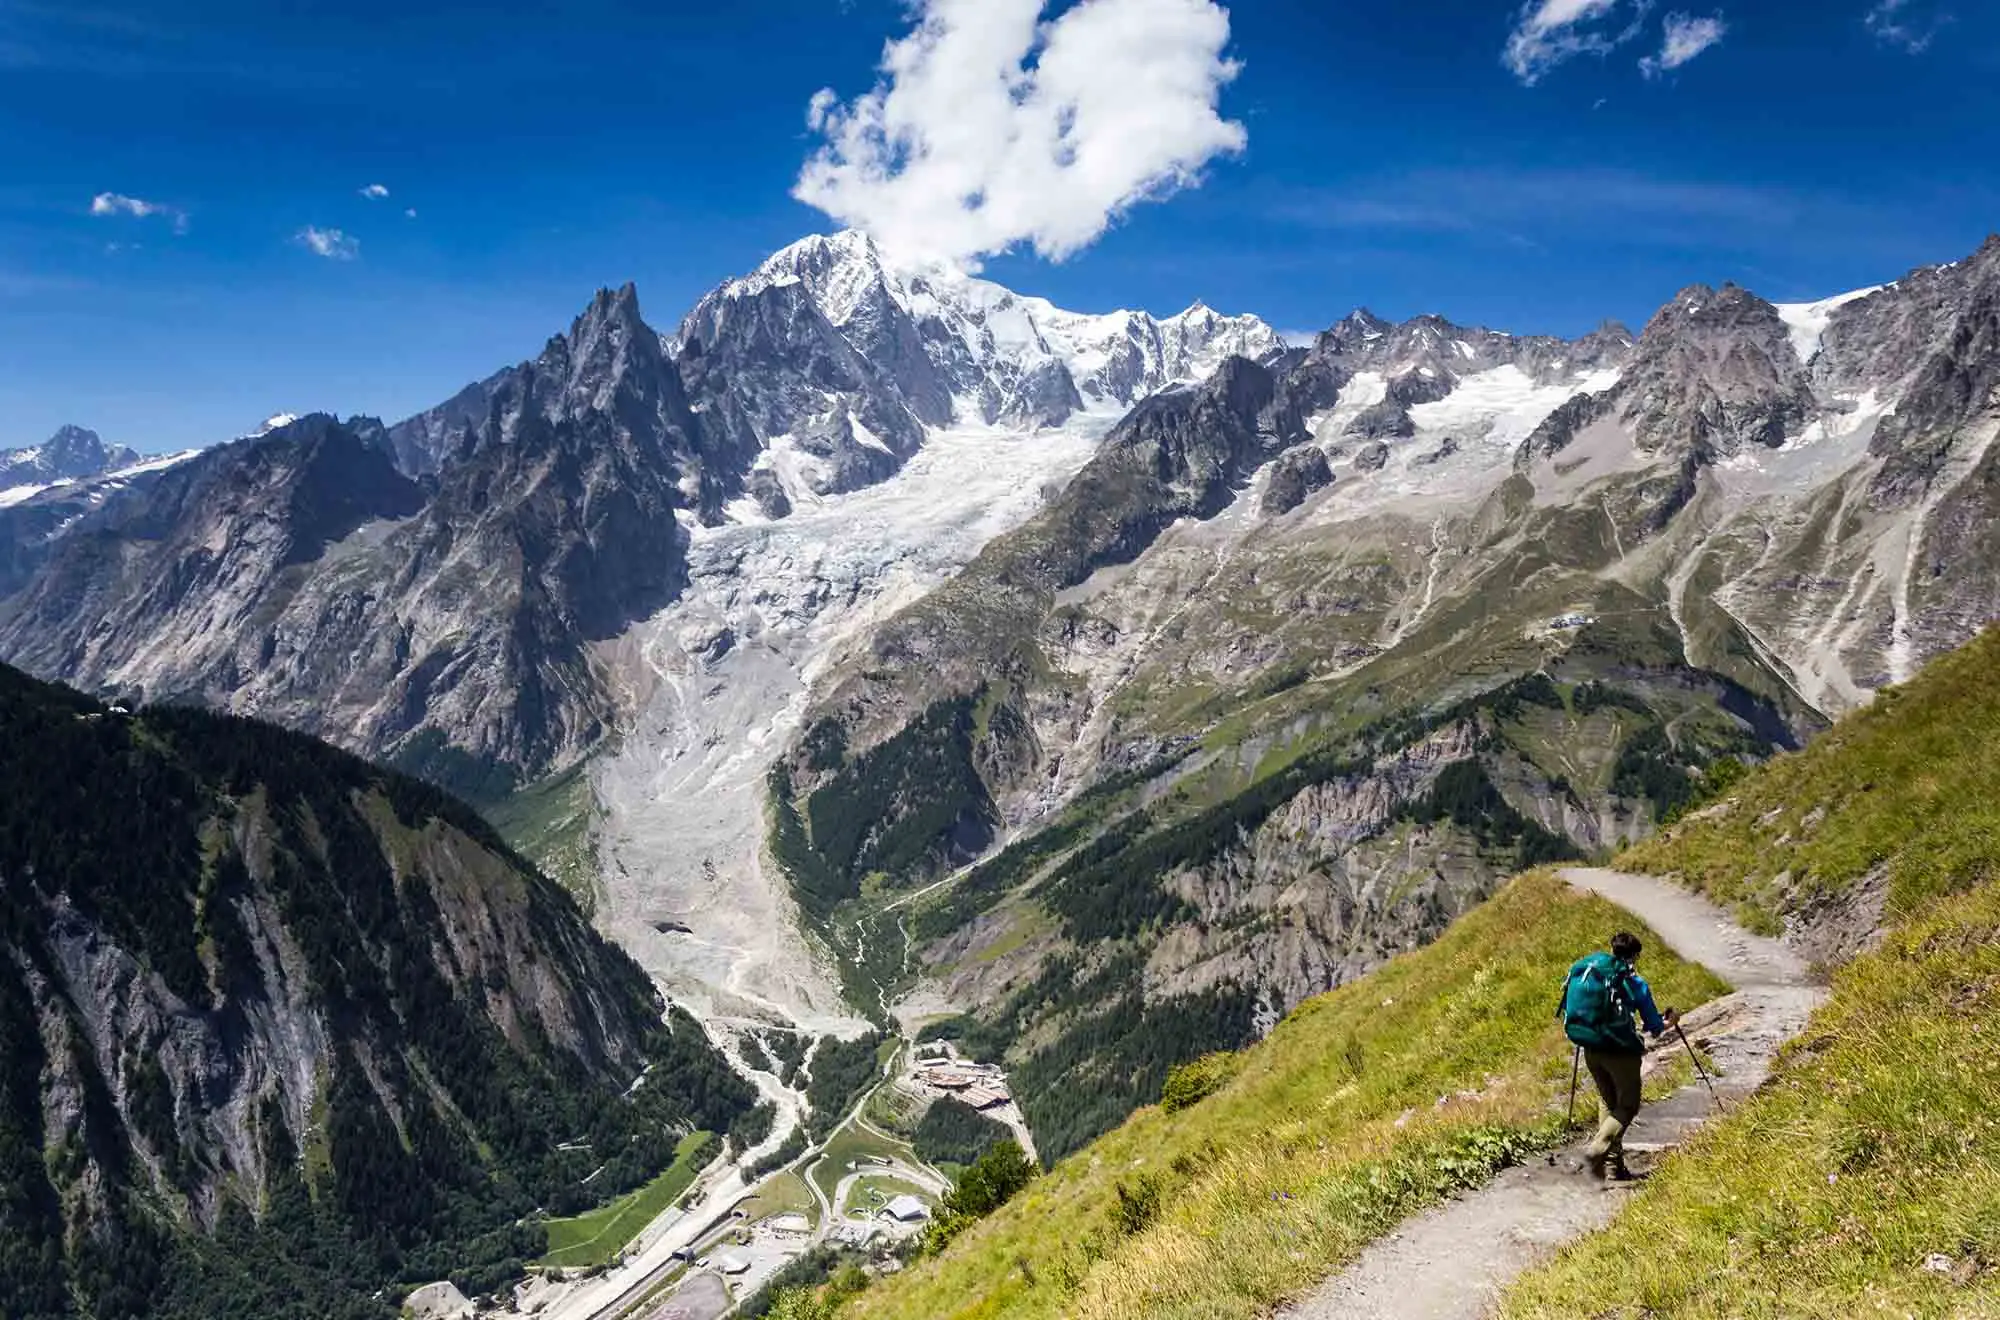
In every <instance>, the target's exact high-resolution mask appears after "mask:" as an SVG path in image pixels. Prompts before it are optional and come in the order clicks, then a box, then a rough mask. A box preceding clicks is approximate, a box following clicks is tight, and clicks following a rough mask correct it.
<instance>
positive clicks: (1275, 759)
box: [772, 241, 2000, 1155]
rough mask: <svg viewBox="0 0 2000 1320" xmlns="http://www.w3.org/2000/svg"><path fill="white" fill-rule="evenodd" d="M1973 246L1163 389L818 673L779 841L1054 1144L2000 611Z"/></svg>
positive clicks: (1338, 338)
mask: <svg viewBox="0 0 2000 1320" xmlns="http://www.w3.org/2000/svg"><path fill="white" fill-rule="evenodd" d="M1996 278H2000V241H1996V242H1993V243H1989V244H1988V245H1987V246H1986V247H1985V248H1983V249H1981V251H1980V252H1979V253H1977V254H1975V255H1974V256H1973V257H1971V258H1969V259H1968V260H1966V261H1963V262H1958V263H1954V264H1952V265H1950V266H1943V267H1933V268H1927V269H1925V270H1921V271H1917V272H1913V273H1912V274H1911V275H1909V276H1907V277H1905V278H1904V279H1903V280H1900V281H1897V282H1896V283H1894V284H1893V285H1889V286H1885V287H1884V288H1882V289H1879V290H1872V291H1864V292H1863V293H1861V294H1857V295H1855V296H1852V297H1849V298H1843V299H1834V300H1829V301H1828V302H1825V303H1819V304H1809V305H1799V306H1777V305H1774V304H1771V303H1769V302H1766V301H1764V300H1763V299H1761V298H1758V297H1756V296H1755V295H1754V294H1751V293H1749V292H1748V291H1746V290H1743V289H1740V288H1735V287H1733V286H1731V287H1724V288H1721V289H1714V288H1709V287H1706V286H1694V287H1691V288H1689V289H1687V290H1685V291H1684V292H1683V293H1681V294H1680V295H1678V296H1677V297H1676V298H1675V299H1674V300H1673V301H1672V302H1670V303H1669V304H1668V305H1667V306H1666V307H1664V308H1663V309H1662V310H1661V312H1660V313H1659V314H1658V315H1657V316H1655V317H1654V318H1653V319H1652V321H1651V322H1650V323H1649V324H1648V325H1647V327H1646V328H1645V330H1644V331H1643V332H1642V333H1641V334H1640V335H1639V336H1637V337H1636V339H1635V338H1634V337H1632V336H1631V335H1629V334H1628V333H1626V332H1624V331H1622V330H1621V329H1620V328H1618V327H1615V326H1607V327H1605V328H1604V329H1603V330H1601V331H1599V332H1597V333H1596V334H1594V335H1592V336H1590V337H1588V338H1587V339H1585V340H1579V341H1576V342H1574V343H1569V344H1564V343H1559V342H1556V341H1536V340H1530V339H1516V338H1514V337H1511V336H1505V335H1501V334H1498V333H1493V332H1473V331H1466V330H1461V329H1460V328H1457V327H1454V326H1451V325H1450V324H1449V323H1446V322H1443V321H1440V320H1437V319H1435V318H1419V319H1418V320H1417V321H1414V322H1411V323H1407V324H1406V325H1403V326H1391V325H1389V324H1387V323H1385V322H1383V321H1381V320H1380V319H1379V318H1376V317H1373V316H1371V315H1369V314H1367V313H1365V312H1361V313H1356V314H1355V315H1353V316H1351V317H1349V318H1347V319H1346V320H1345V321H1343V322H1341V323H1339V324H1337V325H1336V326H1334V327H1333V328H1332V329H1331V330H1329V331H1328V332H1327V333H1326V334H1324V335H1322V336H1320V337H1319V339H1318V341H1317V342H1316V343H1315V345H1314V347H1313V348H1312V350H1310V351H1309V352H1307V353H1305V354H1303V355H1294V356H1291V357H1288V358H1286V359H1284V360H1281V361H1279V362H1277V363H1275V364H1273V365H1271V366H1269V367H1256V366H1254V365H1253V364H1249V363H1239V364H1232V366H1231V367H1229V368H1225V369H1224V370H1223V371H1221V372H1219V373H1218V374H1217V375H1216V377H1215V378H1214V379H1213V380H1212V381H1211V382H1210V383H1209V384H1208V385H1206V386H1204V387H1200V388H1196V389H1182V390H1176V391H1169V392H1166V393H1163V394H1161V395H1159V396H1156V397H1154V398H1152V399H1150V400H1148V401H1147V402H1146V403H1144V404H1142V405H1141V406H1140V407H1138V408H1136V409H1135V410H1134V411H1133V412H1132V414H1131V415H1130V416H1129V417H1128V418H1127V419H1126V420H1125V421H1124V422H1122V423H1121V424H1120V426H1119V427H1118V428H1117V429H1116V430H1115V431H1114V432H1113V433H1112V434H1111V436H1110V437H1109V438H1108V439H1107V440H1106V442H1105V444H1104V445H1103V447H1102V448H1101V450H1100V451H1099V453H1098V454H1097V456H1096V457H1095V458H1093V459H1092V460H1091V462H1090V463H1089V464H1087V465H1086V466H1085V467H1084V468H1083V469H1082V470H1081V472H1080V473H1079V475H1078V476H1077V477H1076V478H1075V479H1074V480H1073V481H1072V482H1071V484H1070V485H1069V486H1068V487H1067V488H1066V489H1065V490H1064V491H1063V492H1062V493H1061V495H1059V496H1057V497H1056V498H1055V499H1054V500H1053V501H1052V502H1051V503H1050V504H1049V505H1048V506H1047V507H1046V508H1045V509H1044V510H1043V511H1042V512H1041V513H1040V514H1039V515H1037V516H1036V517H1034V518H1032V519H1030V520H1029V521H1028V522H1027V523H1026V524H1024V525H1023V526H1022V527H1020V528H1019V529H1017V530H1015V531H1012V532H1009V533H1005V534H1003V535H1001V536H999V537H997V538H995V539H994V540H992V541H991V542H989V543H988V544H987V545H986V547H985V548H984V549H983V550H982V551H981V553H980V554H979V556H978V557H977V558H976V559H975V560H974V561H973V562H972V563H971V564H970V565H968V566H967V568H965V569H964V570H963V571H961V572H960V573H959V574H958V575H957V576H955V577H954V578H953V579H952V580H951V581H950V582H948V583H947V584H945V585H944V586H942V587H940V588H939V589H937V590H936V591H935V592H933V593H932V594H931V595H929V596H928V597H926V598H924V599H923V600H920V601H918V602H915V603H913V604H911V605H909V606H907V607H905V608H904V609H903V610H902V611H901V612H899V613H898V614H896V615H895V616H893V617H892V618H890V619H888V620H887V621H886V622H883V623H881V624H879V625H876V626H873V627H871V628H870V629H869V631H868V633H867V634H866V636H865V637H863V638H861V639H858V640H857V641H856V642H855V644H854V645H853V646H852V647H851V648H850V650H849V652H848V654H847V655H846V656H845V657H844V658H843V659H842V660H840V661H839V662H838V663H836V664H832V665H829V666H828V669H827V672H826V676H825V677H824V678H823V679H822V680H821V682H820V684H819V689H820V690H819V692H818V694H817V696H816V697H815V699H814V700H813V702H812V703H811V704H810V707H809V710H808V711H807V713H806V716H805V718H804V720H803V721H802V732H801V734H800V736H799V737H798V738H797V740H796V741H795V742H794V743H793V745H792V747H791V750H790V752H789V754H788V755H787V757H786V758H785V760H784V762H783V765H782V769H781V771H780V772H779V773H778V774H777V775H775V776H774V777H773V779H772V790H773V798H774V802H775V807H776V811H777V820H776V824H775V825H774V827H773V834H772V839H773V845H772V846H773V850H774V854H775V856H776V857H777V858H778V859H779V860H780V861H781V863H782V865H783V867H784V869H785V872H786V874H787V876H788V878H789V880H790V882H791V884H792V887H793V890H794V893H795V894H796V895H797V897H798V901H799V902H800V903H801V905H802V907H803V908H804V909H805V910H806V911H807V912H808V913H810V914H812V917H813V919H814V920H815V921H816V922H818V923H820V924H821V925H823V926H825V927H826V928H827V929H828V931H829V935H828V937H827V938H828V939H829V941H830V942H831V943H832V944H833V945H834V946H835V947H836V948H840V949H852V950H855V956H856V957H857V958H860V959H862V961H863V962H864V963H866V964H867V973H868V975H870V976H873V977H875V978H878V979H881V980H884V981H886V982H887V983H888V984H889V986H890V987H891V989H892V992H893V994H900V995H906V996H907V1000H906V1002H907V1003H908V1004H909V1005H910V1008H911V1011H912V1012H916V1011H918V1010H919V1009H922V1010H924V1011H933V1012H934V1011H937V1010H938V1009H939V1008H941V1007H956V1008H960V1009H963V1010H965V1011H966V1012H968V1013H969V1014H970V1015H971V1016H970V1018H969V1021H968V1024H967V1025H966V1026H965V1027H964V1030H966V1031H967V1032H969V1033H970V1035H969V1037H968V1038H971V1039H977V1040H979V1041H980V1042H981V1045H982V1047H983V1048H984V1049H986V1050H987V1051H989V1052H995V1053H998V1054H1000V1055H1002V1056H1004V1059H1005V1061H1006V1063H1007V1064H1008V1066H1009V1068H1010V1072H1011V1075H1012V1077H1013V1079H1014V1082H1015V1084H1016V1087H1017V1091H1018V1093H1019V1094H1021V1095H1022V1096H1023V1102H1024V1105H1025V1107H1026V1111H1027V1114H1028V1117H1029V1120H1030V1122H1031V1124H1032V1125H1033V1127H1034V1130H1035V1133H1036V1138H1037V1144H1038V1147H1039V1148H1040V1149H1042V1151H1043V1152H1044V1154H1045V1155H1049V1154H1052V1153H1053V1154H1060V1153H1061V1152H1062V1151H1064V1150H1067V1149H1070V1148H1072V1147H1073V1146H1074V1144H1075V1143H1077V1142H1080V1141H1082V1140H1085V1139H1087V1138H1088V1137H1089V1136H1091V1135H1092V1134H1093V1133H1094V1132H1096V1131H1099V1130H1101V1129H1102V1127H1103V1126H1104V1124H1105V1123H1107V1122H1109V1121H1115V1120H1116V1119H1117V1118H1118V1117H1119V1116H1120V1115H1121V1114H1122V1113H1123V1112H1124V1111H1125V1110H1127V1109H1129V1108H1130V1107H1131V1106H1132V1105H1134V1104H1137V1103H1143V1102H1144V1101H1146V1100H1147V1099H1150V1098H1151V1096H1150V1095H1149V1094H1148V1093H1147V1088H1148V1085H1153V1084H1156V1083H1147V1084H1139V1083H1137V1082H1134V1083H1133V1084H1131V1085H1130V1086H1129V1087H1128V1086H1127V1085H1126V1083H1124V1082H1116V1083H1111V1084H1107V1083H1106V1082H1105V1080H1104V1079H1105V1078H1125V1079H1133V1078H1137V1077H1140V1076H1141V1075H1142V1070H1140V1069H1139V1068H1138V1067H1137V1064H1138V1061H1139V1060H1141V1059H1142V1058H1145V1059H1150V1058H1151V1057H1152V1056H1151V1055H1150V1053H1149V1051H1150V1049H1151V1042H1153V1041H1156V1040H1158V1039H1160V1038H1161V1036H1162V1033H1168V1032H1172V1033H1177V1035H1178V1038H1180V1039H1182V1040H1183V1041H1184V1042H1185V1043H1184V1046H1183V1049H1184V1053H1185V1055H1187V1056H1192V1055H1193V1054H1195V1053H1198V1052H1200V1051H1201V1050H1203V1049H1207V1048H1216V1047H1223V1046H1230V1045H1234V1044H1237V1043H1240V1042H1241V1041H1242V1040H1243V1039H1247V1038H1249V1037H1250V1036H1252V1035H1254V1034H1256V1033H1257V1032H1259V1031H1261V1030H1262V1029H1263V1028H1264V1027H1265V1026H1267V1025H1268V1023H1269V1022H1270V1021H1271V1020H1272V1019H1273V1018H1274V1017H1275V1016H1276V1015H1277V1014H1279V1013H1282V1012H1283V1011H1284V1010H1286V1009H1287V1008H1289V1007H1291V1006H1292V1005H1294V1004H1296V1003H1298V1002H1300V1001H1301V1000H1302V999H1303V998H1304V997H1305V996H1308V995H1310V994H1313V993H1316V992H1318V991H1320V990H1323V989H1325V988H1326V987H1327V986H1329V985H1336V984H1340V983H1342V982H1344V981H1346V980H1348V979H1351V978H1352V977H1353V976H1355V975H1358V974H1360V973H1361V972H1363V971H1365V970H1366V969H1367V968H1369V967H1371V966H1374V965H1376V964H1377V963H1379V962H1380V961H1381V960H1382V959H1383V958H1385V957H1387V956H1388V955H1389V954H1391V953H1393V952H1394V951H1396V950H1397V949H1400V948H1406V947H1410V946H1411V945H1412V944H1415V943H1421V942H1423V941H1425V940H1428V939H1430V938H1432V937H1433V936H1434V935H1435V934H1436V933H1437V932H1438V931H1439V930H1441V929H1443V927H1444V926H1445V925H1446V924H1447V923H1448V922H1449V920H1450V919H1451V918H1452V917H1453V916H1454V915H1456V914H1457V913H1459V912H1462V911H1465V910H1467V909H1468V908H1470V907H1471V906H1473V905H1475V904H1477V903H1478V902H1480V901H1481V900H1483V899H1484V898H1485V897H1486V896H1487V895H1488V894H1490V893H1491V892H1492V890H1493V887H1494V886H1495V885H1496V884H1498V883H1499V881H1500V880H1501V879H1502V878H1503V877H1504V876H1505V875H1507V874H1508V873H1509V872H1511V871H1512V870H1514V869H1515V868H1516V867H1518V866H1520V865H1523V864H1526V863H1529V862H1532V861H1534V860H1538V859H1546V858H1553V857H1560V856H1565V855H1579V854H1583V853H1587V852H1591V851H1594V850H1597V849H1601V848H1605V847H1611V846H1616V845H1618V844H1620V843H1622V842H1626V841H1629V840H1632V839H1636V838H1638V837H1641V836H1643V835H1645V834H1646V833H1648V832H1650V831H1651V830H1652V829H1653V828H1655V827H1656V825H1657V824H1658V822H1660V821H1661V820H1665V819H1672V818H1673V816H1674V815H1675V813H1676V812H1677V811H1678V810H1680V809H1681V808H1682V806H1683V804H1684V803H1685V802H1686V801H1688V800H1689V799H1690V798H1691V797H1693V796H1694V794H1695V793H1696V792H1697V791H1698V788H1699V785H1700V783H1702V782H1703V781H1704V779H1705V777H1706V776H1708V775H1709V774H1711V773H1727V771H1726V770H1722V771H1714V770H1712V767H1715V766H1717V765H1725V766H1726V765H1727V764H1728V763H1731V762H1736V761H1746V760H1747V761H1758V760H1762V759H1765V758H1767V757H1769V756H1770V755H1771V754H1772V753H1773V752H1775V751H1778V750H1782V749H1786V748H1791V747H1796V746H1798V745H1799V744H1800V743H1801V742H1803V741H1804V740H1806V739H1808V738H1810V737H1811V736H1813V735H1814V734H1815V733H1816V732H1817V731H1818V730H1820V729H1821V728H1823V727H1824V726H1825V722H1826V720H1827V719H1828V718H1829V717H1831V716H1835V715H1838V714H1840V713H1842V712H1843V711H1845V710H1848V709H1850V708H1852V707H1853V706H1855V705H1856V704H1859V703H1861V702H1863V701H1865V700H1866V699H1867V695H1868V693H1869V692H1870V691H1871V690H1872V689H1874V688H1876V687H1879V686H1880V685H1882V684H1883V683H1885V682H1888V681H1892V680H1898V679H1901V678H1903V677H1906V676H1907V675H1908V674H1909V673H1911V672H1913V671H1914V667H1915V666H1916V664H1918V663H1920V662H1921V660H1922V659H1923V658H1926V657H1928V656H1930V655H1933V654H1936V653H1938V652H1939V651H1941V650H1943V649H1947V648H1949V647H1950V646H1953V645H1956V644H1958V643H1961V642H1963V641H1964V640H1966V639H1967V638H1968V637H1970V636H1971V635H1972V634H1973V633H1974V632H1975V631H1976V630H1977V629H1978V628H1979V627H1980V626H1981V625H1982V624H1983V623H1984V622H1985V621H1986V620H1987V619H1988V618H1991V617H1993V616H1994V615H1995V613H1996V612H2000V600H1995V599H1994V598H1993V595H1992V591H1993V586H1992V584H1993V582H1994V581H1995V569H1996V567H2000V558H1996V555H1995V553H1994V550H1993V548H1992V547H1990V546H1989V545H1988V541H1989V540H1990V539H1991V537H1992V535H1993V530H1992V529H1993V528H1994V527H1996V526H2000V507H1996V501H2000V458H1996V456H1995V455H1994V453H1993V445H1992V441H1993V437H1994V435H1995V433H1996V430H2000V414H1996V411H1995V401H1994V397H1993V388H1992V385H1993V375H1992V373H1993V371H1994V369H1995V367H1996V365H2000V358H1996V357H1995V356H1994V348H1995V347H1996V344H1995V340H1994V328H1995V324H1996V323H1995V320H1994V316H1995V310H1996V308H1995V300H1994V295H1995V291H1996V285H1995V280H1996ZM938 882H942V883H938ZM933 886H935V887H933ZM891 905H894V910H893V913H892V912H891V910H890V909H891ZM891 921H893V923H894V928H895V929H900V930H906V931H908V932H909V933H910V935H911V937H912V946H911V951H910V955H909V957H908V958H905V957H903V956H902V955H901V954H900V951H899V950H897V946H896V942H895V936H894V935H893V934H892V933H891V932H890V930H888V929H885V927H887V926H888V925H889V923H890V922H891ZM883 944H887V946H888V949H889V950H890V952H889V953H887V954H882V955H877V956H875V957H874V958H873V960H872V961H871V960H869V959H868V958H867V956H866V954H865V951H866V950H867V949H869V948H872V947H878V946H881V945H883ZM1086 1082H1087V1083H1088V1084H1087V1085H1086Z"/></svg>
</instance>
